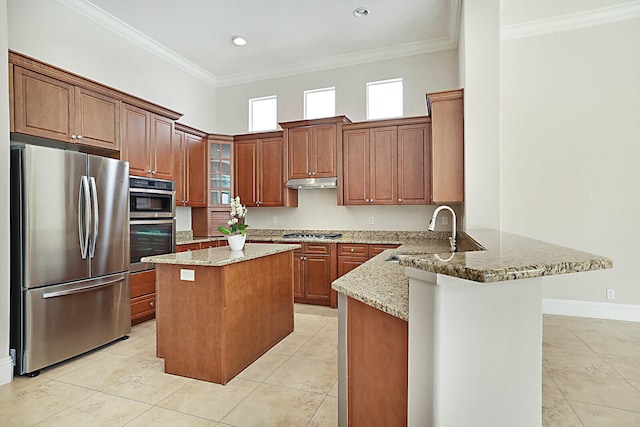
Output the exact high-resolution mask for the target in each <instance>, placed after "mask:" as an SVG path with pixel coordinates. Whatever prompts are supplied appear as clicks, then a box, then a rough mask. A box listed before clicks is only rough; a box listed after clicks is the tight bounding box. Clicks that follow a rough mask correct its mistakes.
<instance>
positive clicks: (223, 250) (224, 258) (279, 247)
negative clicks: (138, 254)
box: [142, 243, 300, 267]
mask: <svg viewBox="0 0 640 427" xmlns="http://www.w3.org/2000/svg"><path fill="white" fill-rule="evenodd" d="M299 247H300V245H298V244H270V243H247V244H245V246H244V249H243V250H242V251H232V250H231V249H229V247H228V246H223V247H219V248H208V249H200V250H196V251H188V252H178V253H173V254H165V255H155V256H149V257H144V258H142V262H153V263H156V264H174V265H200V266H209V267H222V266H224V265H228V264H233V263H236V262H242V261H248V260H251V259H255V258H260V257H264V256H268V255H273V254H277V253H280V252H286V251H293V250H295V249H298V248H299Z"/></svg>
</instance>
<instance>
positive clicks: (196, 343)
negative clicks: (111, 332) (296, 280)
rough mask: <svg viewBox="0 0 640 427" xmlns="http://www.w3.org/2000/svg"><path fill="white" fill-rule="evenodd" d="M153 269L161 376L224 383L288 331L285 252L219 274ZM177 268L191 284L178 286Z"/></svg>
mask: <svg viewBox="0 0 640 427" xmlns="http://www.w3.org/2000/svg"><path fill="white" fill-rule="evenodd" d="M157 267H158V269H157V271H158V277H157V285H158V293H157V300H158V315H157V321H156V328H157V351H158V355H159V357H162V358H164V359H165V372H166V373H170V374H175V375H181V376H186V377H190V378H196V379H200V380H204V381H211V382H215V383H219V384H226V383H227V382H228V381H230V380H231V379H232V378H233V377H235V376H236V375H237V374H238V373H240V372H241V371H242V370H243V369H245V368H246V367H247V366H249V365H250V364H251V363H252V362H253V361H255V360H256V359H257V358H258V357H260V356H261V355H262V354H263V353H265V352H266V351H267V350H268V349H269V348H271V347H272V346H273V345H275V344H276V343H277V342H279V341H280V340H281V339H282V338H284V337H285V336H287V335H288V334H289V333H291V332H292V331H293V295H292V286H291V283H292V275H291V272H292V252H282V253H278V254H274V255H268V256H264V257H261V258H256V259H252V260H248V261H243V262H239V263H233V264H228V265H225V266H222V267H212V266H185V265H170V264H158V265H157ZM183 269H189V270H192V271H193V274H194V277H195V280H194V281H193V282H185V281H181V280H180V274H181V273H180V270H183ZM256 272H260V277H261V279H260V280H256Z"/></svg>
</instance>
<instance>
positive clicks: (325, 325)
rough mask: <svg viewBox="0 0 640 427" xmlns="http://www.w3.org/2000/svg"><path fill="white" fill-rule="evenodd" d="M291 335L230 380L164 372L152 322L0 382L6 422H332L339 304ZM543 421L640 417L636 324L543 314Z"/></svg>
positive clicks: (299, 316) (302, 311)
mask: <svg viewBox="0 0 640 427" xmlns="http://www.w3.org/2000/svg"><path fill="white" fill-rule="evenodd" d="M295 312H296V313H295V331H294V332H293V333H292V334H291V335H289V336H288V337H287V338H285V339H284V340H283V341H281V342H280V343H279V344H277V345H276V346H275V347H273V348H272V349H271V350H269V351H268V352H267V353H266V354H265V355H263V356H262V357H261V358H260V359H258V360H257V361H256V362H255V363H253V364H252V365H251V366H250V367H248V368H247V369H246V370H244V371H243V372H242V373H241V374H240V375H238V376H237V377H236V378H234V379H233V380H232V381H231V382H230V383H229V384H227V385H226V386H220V385H218V384H212V383H208V382H205V381H198V380H193V379H187V378H182V377H178V376H174V375H168V374H164V373H163V362H162V360H161V359H158V358H156V357H155V322H153V321H150V322H145V323H143V324H141V325H137V326H135V327H133V329H132V332H131V334H130V339H129V340H126V341H120V342H117V343H114V344H111V345H108V346H105V347H103V348H101V349H99V350H96V351H93V352H91V353H88V354H86V355H84V356H81V357H78V358H75V359H73V360H71V361H68V362H64V363H61V364H58V365H56V366H53V367H51V368H47V369H43V370H42V373H41V374H40V376H38V377H35V378H26V377H18V378H15V379H14V381H13V382H11V383H9V384H7V385H4V386H1V387H0V425H2V426H34V425H37V426H71V425H73V426H76V425H77V426H93V425H95V426H125V425H126V426H129V427H131V426H133V427H136V426H151V425H163V426H216V425H218V426H226V425H231V426H268V425H281V426H336V425H337V412H338V410H337V407H338V399H337V395H338V394H337V362H336V360H337V331H338V324H337V312H336V310H331V309H328V308H325V307H315V306H306V305H299V304H296V306H295ZM542 379H543V396H542V416H543V425H544V426H548V427H552V426H562V427H566V426H586V427H589V426H599V427H600V426H616V427H618V426H639V425H640V323H632V322H619V321H610V320H600V319H585V318H575V317H566V316H551V315H545V316H544V337H543V378H542Z"/></svg>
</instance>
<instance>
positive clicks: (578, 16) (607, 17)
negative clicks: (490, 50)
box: [500, 0, 640, 41]
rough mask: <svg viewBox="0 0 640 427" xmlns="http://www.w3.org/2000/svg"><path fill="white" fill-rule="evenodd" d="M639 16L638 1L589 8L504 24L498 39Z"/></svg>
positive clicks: (559, 30)
mask: <svg viewBox="0 0 640 427" xmlns="http://www.w3.org/2000/svg"><path fill="white" fill-rule="evenodd" d="M639 17H640V1H638V0H636V1H633V2H629V3H624V4H621V5H617V6H611V7H605V8H600V9H594V10H589V11H586V12H579V13H574V14H571V15H565V16H559V17H555V18H550V19H541V20H538V21H532V22H525V23H523V24H515V25H506V26H503V27H501V28H500V40H503V41H504V40H513V39H520V38H526V37H536V36H541V35H545V34H551V33H558V32H561V31H568V30H575V29H579V28H585V27H591V26H595V25H602V24H609V23H612V22H618V21H624V20H628V19H635V18H639Z"/></svg>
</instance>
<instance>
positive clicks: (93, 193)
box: [89, 177, 100, 258]
mask: <svg viewBox="0 0 640 427" xmlns="http://www.w3.org/2000/svg"><path fill="white" fill-rule="evenodd" d="M89 184H90V185H91V202H92V203H93V208H92V209H91V216H92V217H93V218H92V222H93V237H92V238H91V246H90V247H89V258H93V257H94V256H95V254H96V242H97V241H98V230H99V228H98V218H99V217H100V215H99V210H98V188H97V187H96V179H95V178H94V177H90V178H89Z"/></svg>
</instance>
